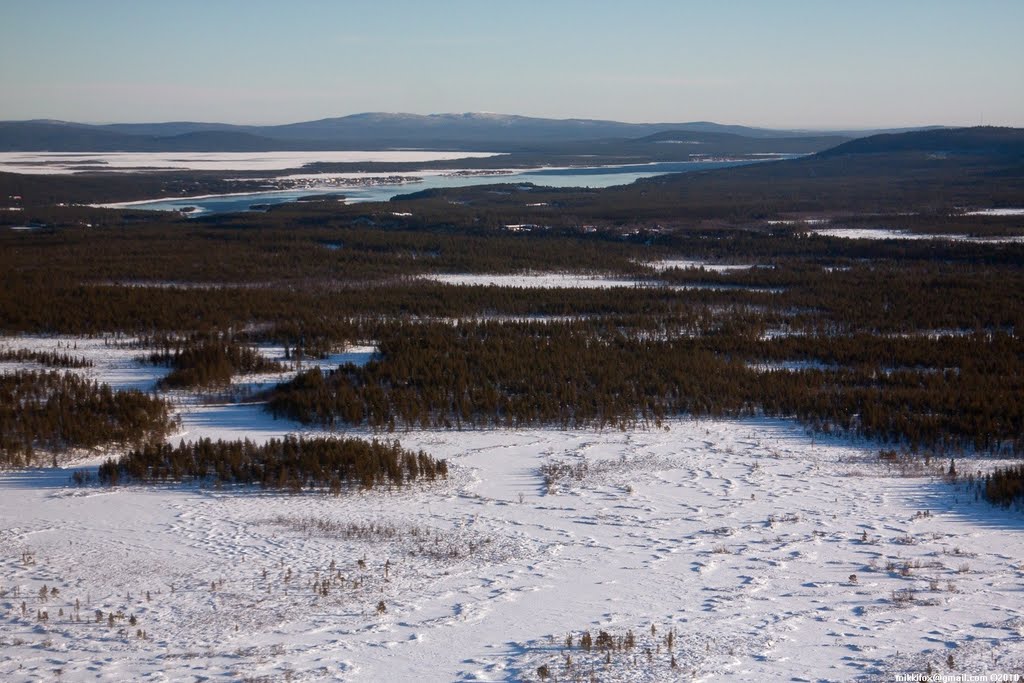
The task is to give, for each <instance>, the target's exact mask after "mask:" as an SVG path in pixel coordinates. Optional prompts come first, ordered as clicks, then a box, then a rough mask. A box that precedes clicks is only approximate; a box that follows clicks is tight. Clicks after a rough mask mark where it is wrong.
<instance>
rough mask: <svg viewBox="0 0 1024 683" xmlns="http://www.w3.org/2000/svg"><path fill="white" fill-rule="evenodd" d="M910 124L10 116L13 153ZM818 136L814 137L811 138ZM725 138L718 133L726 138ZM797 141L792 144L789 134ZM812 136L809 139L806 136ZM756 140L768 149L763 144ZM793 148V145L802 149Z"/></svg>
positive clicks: (799, 135) (7, 136)
mask: <svg viewBox="0 0 1024 683" xmlns="http://www.w3.org/2000/svg"><path fill="white" fill-rule="evenodd" d="M879 132H900V131H896V130H893V131H877V130H876V131H827V132H821V131H815V132H809V131H795V130H772V129H767V128H751V127H747V126H730V125H722V124H718V123H711V122H707V121H696V122H690V123H623V122H619V121H600V120H591V119H544V118H533V117H528V116H515V115H507V114H485V113H467V114H431V115H426V116H424V115H418V114H388V113H366V114H354V115H351V116H343V117H339V118H330V119H321V120H318V121H305V122H301V123H291V124H286V125H278V126H237V125H232V124H226V123H196V122H169V123H116V124H108V125H90V124H83V123H71V122H66V121H51V120H33V121H4V122H0V151H4V152H22V151H23V152H41V151H49V152H263V151H297V150H310V151H327V150H346V149H390V148H405V149H408V148H415V149H429V150H464V151H491V152H519V151H530V152H534V151H541V150H548V149H550V148H551V147H552V146H557V145H562V144H567V143H579V142H584V141H604V142H610V141H635V140H637V139H639V138H650V137H651V136H661V137H660V138H659V137H654V138H652V139H651V140H650V141H652V142H656V141H659V139H660V140H662V141H664V142H666V143H668V142H678V143H680V144H685V143H686V142H691V143H697V144H699V143H702V142H707V140H706V139H702V138H701V137H700V136H701V135H705V134H706V135H710V136H722V135H731V136H739V137H742V138H747V139H757V140H761V141H764V140H775V141H777V142H778V143H779V144H776V145H774V147H773V151H779V152H789V151H792V152H793V153H806V152H808V151H817V150H820V149H825V148H827V147H831V146H833V145H834V144H837V143H839V142H842V141H843V140H844V139H849V138H854V137H862V136H867V135H872V134H875V133H879ZM812 139H813V140H814V141H815V142H813V143H809V142H808V140H812ZM722 140H723V138H721V137H719V138H717V141H719V142H721V141H722ZM787 140H788V141H789V143H786V141H787ZM797 140H802V141H803V142H802V143H797ZM753 146H754V147H764V145H763V143H762V144H761V145H753ZM787 147H793V149H792V150H790V149H788V148H787Z"/></svg>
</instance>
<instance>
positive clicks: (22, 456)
mask: <svg viewBox="0 0 1024 683" xmlns="http://www.w3.org/2000/svg"><path fill="white" fill-rule="evenodd" d="M173 427H174V424H173V421H172V419H171V414H170V404H169V403H168V402H167V401H165V400H164V399H161V398H158V397H154V396H151V395H149V394H145V393H143V392H141V391H134V390H131V391H114V390H112V389H111V388H110V387H109V386H108V385H106V384H97V383H96V382H93V381H90V380H88V379H85V378H83V377H79V376H78V375H75V374H71V373H60V372H53V371H50V372H35V371H28V370H23V371H17V372H13V373H3V374H0V463H2V464H3V465H4V466H30V465H35V464H40V463H44V462H46V463H48V462H50V459H51V457H52V456H53V454H55V453H58V452H61V451H65V450H67V449H75V448H92V447H94V446H100V445H109V444H111V443H115V444H123V445H134V444H142V443H148V442H152V441H159V440H161V439H163V438H164V437H165V436H167V435H169V434H170V432H171V430H172V429H173Z"/></svg>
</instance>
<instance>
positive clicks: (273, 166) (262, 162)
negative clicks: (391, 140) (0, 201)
mask: <svg viewBox="0 0 1024 683" xmlns="http://www.w3.org/2000/svg"><path fill="white" fill-rule="evenodd" d="M495 154H496V153H493V152H429V151H421V150H383V151H380V150H378V151H346V152H0V171H6V172H8V173H34V174H55V173H56V174H60V173H76V172H79V171H83V170H97V169H100V170H105V171H139V170H145V169H163V170H179V171H184V170H191V171H275V170H280V169H287V168H301V167H303V166H306V165H307V164H312V163H316V162H321V163H369V162H386V163H420V162H424V161H450V160H452V159H479V158H482V157H490V156H495Z"/></svg>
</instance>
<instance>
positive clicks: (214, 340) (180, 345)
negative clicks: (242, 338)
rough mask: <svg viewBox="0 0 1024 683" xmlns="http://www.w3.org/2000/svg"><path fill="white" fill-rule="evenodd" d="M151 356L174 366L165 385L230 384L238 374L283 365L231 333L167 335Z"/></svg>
mask: <svg viewBox="0 0 1024 683" xmlns="http://www.w3.org/2000/svg"><path fill="white" fill-rule="evenodd" d="M148 360H149V362H150V363H153V364H155V365H167V366H169V367H171V368H173V369H172V370H171V372H170V373H169V374H168V375H167V376H166V377H164V378H163V379H161V380H160V383H159V385H160V387H161V388H163V389H183V388H209V387H215V386H226V385H228V384H230V383H231V378H232V377H233V376H234V375H236V374H240V373H256V372H279V371H281V370H282V369H283V366H282V365H281V364H280V363H278V362H277V361H272V360H269V359H267V358H264V357H263V355H262V354H260V353H259V351H257V350H255V349H253V348H250V347H248V346H243V345H241V344H239V343H237V342H236V341H234V339H232V338H231V337H230V336H228V335H207V336H202V337H199V338H198V339H196V338H193V339H190V340H181V339H173V340H172V339H170V338H167V337H165V338H164V339H163V342H162V344H161V346H160V347H159V348H157V349H156V350H155V351H153V352H152V353H150V354H149V356H148Z"/></svg>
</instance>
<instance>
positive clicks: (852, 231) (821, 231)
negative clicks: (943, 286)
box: [810, 228, 1024, 244]
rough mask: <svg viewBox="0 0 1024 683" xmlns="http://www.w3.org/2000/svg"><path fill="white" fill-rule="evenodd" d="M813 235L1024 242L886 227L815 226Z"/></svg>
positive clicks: (1015, 238) (1013, 237) (1023, 239)
mask: <svg viewBox="0 0 1024 683" xmlns="http://www.w3.org/2000/svg"><path fill="white" fill-rule="evenodd" d="M810 233H811V234H812V235H820V236H822V237H843V238H846V239H858V240H949V241H951V242H984V243H992V244H1000V243H1008V242H1024V236H1020V235H1011V236H1000V237H972V236H970V235H952V234H949V235H947V234H934V235H933V234H928V233H923V232H911V231H909V230H890V229H886V228H815V229H813V230H811V231H810Z"/></svg>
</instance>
